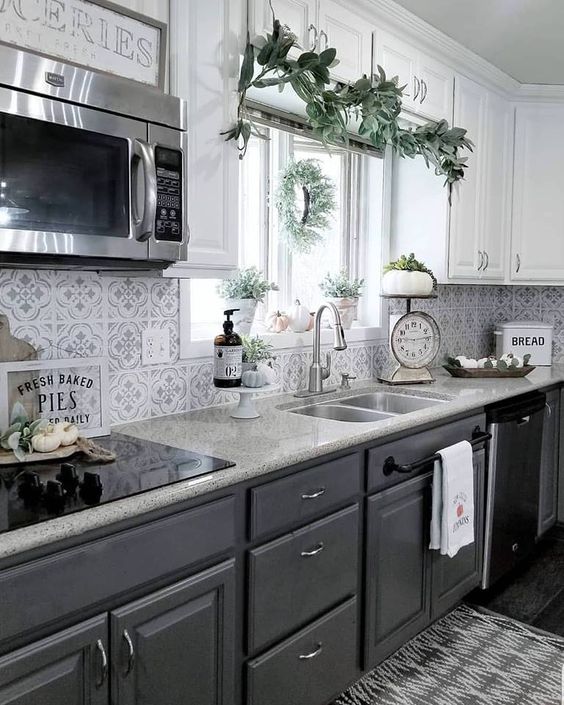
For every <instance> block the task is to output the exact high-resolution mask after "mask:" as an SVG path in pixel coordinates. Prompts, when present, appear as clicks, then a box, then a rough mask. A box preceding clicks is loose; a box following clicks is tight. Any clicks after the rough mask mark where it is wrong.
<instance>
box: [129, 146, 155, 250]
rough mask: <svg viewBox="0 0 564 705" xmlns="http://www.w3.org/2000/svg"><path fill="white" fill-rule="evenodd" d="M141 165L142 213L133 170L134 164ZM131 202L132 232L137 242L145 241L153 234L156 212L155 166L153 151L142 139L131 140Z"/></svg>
mask: <svg viewBox="0 0 564 705" xmlns="http://www.w3.org/2000/svg"><path fill="white" fill-rule="evenodd" d="M138 162H141V164H142V165H143V178H144V181H145V203H144V205H143V214H142V215H140V213H139V204H138V203H137V193H136V188H135V179H134V178H133V170H134V167H135V165H136V164H137V163H138ZM131 174H132V178H131V202H132V204H133V233H134V235H135V239H136V240H138V241H139V242H145V240H148V239H149V238H150V237H151V235H152V234H153V229H154V227H155V216H156V213H157V167H156V164H155V153H154V150H153V148H152V147H151V145H150V144H148V143H147V142H145V141H144V140H140V139H135V140H133V160H132V162H131Z"/></svg>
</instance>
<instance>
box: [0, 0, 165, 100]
mask: <svg viewBox="0 0 564 705" xmlns="http://www.w3.org/2000/svg"><path fill="white" fill-rule="evenodd" d="M0 23H1V25H0V26H1V27H2V34H1V35H0V36H1V39H2V41H4V42H7V43H9V44H16V45H17V46H18V47H19V48H20V49H31V50H32V51H37V52H39V53H41V54H46V55H48V56H52V57H55V58H57V59H63V60H64V61H68V62H71V63H74V64H79V65H81V66H86V67H87V68H91V69H95V70H98V71H104V72H106V73H112V74H117V75H118V76H123V77H124V78H131V79H133V80H134V81H139V82H141V83H148V84H150V85H152V86H158V87H160V88H163V85H164V66H163V65H162V63H163V59H164V56H165V33H166V27H165V25H164V24H162V23H161V22H158V21H157V20H152V19H151V18H149V17H144V16H142V15H137V14H136V13H129V12H128V11H127V10H126V9H125V8H123V9H122V8H121V7H117V6H116V5H112V4H111V3H106V2H102V1H101V0H100V2H97V1H96V0H0ZM161 74H162V75H161ZM46 80H47V81H48V82H49V83H51V84H52V85H60V84H57V83H56V80H58V79H57V78H56V74H48V75H47V77H46Z"/></svg>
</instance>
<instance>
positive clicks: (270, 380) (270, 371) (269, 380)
mask: <svg viewBox="0 0 564 705" xmlns="http://www.w3.org/2000/svg"><path fill="white" fill-rule="evenodd" d="M257 370H258V371H259V372H262V374H263V375H264V381H265V384H275V383H276V372H275V370H274V368H273V367H271V366H270V365H269V364H268V363H267V362H259V363H258V365H257Z"/></svg>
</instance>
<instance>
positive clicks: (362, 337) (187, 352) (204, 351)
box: [182, 326, 386, 360]
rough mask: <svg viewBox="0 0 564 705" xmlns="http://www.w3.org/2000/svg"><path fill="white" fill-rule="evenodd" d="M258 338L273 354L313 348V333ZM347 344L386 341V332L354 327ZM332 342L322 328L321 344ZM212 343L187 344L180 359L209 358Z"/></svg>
mask: <svg viewBox="0 0 564 705" xmlns="http://www.w3.org/2000/svg"><path fill="white" fill-rule="evenodd" d="M260 337H261V338H262V339H263V340H265V341H266V342H267V343H270V344H271V345H272V349H273V352H274V353H276V352H283V351H289V350H311V349H312V346H313V332H312V331H307V332H306V333H291V332H284V333H260ZM345 338H346V340H347V343H351V344H355V343H363V342H369V341H370V342H374V341H381V340H385V339H386V330H385V329H384V328H379V327H375V326H358V327H357V326H355V327H353V328H351V329H350V330H346V331H345ZM332 341H333V331H332V330H331V329H330V328H323V329H322V331H321V344H322V345H331V343H332ZM212 346H213V341H211V340H195V341H193V342H191V343H187V344H186V345H185V346H184V347H183V349H182V359H183V360H192V359H194V358H200V357H210V356H211V354H212Z"/></svg>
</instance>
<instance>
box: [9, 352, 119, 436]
mask: <svg viewBox="0 0 564 705" xmlns="http://www.w3.org/2000/svg"><path fill="white" fill-rule="evenodd" d="M107 385H108V364H107V360H106V359H105V358H76V359H75V358H72V359H67V360H30V361H27V362H3V363H0V429H1V428H7V427H8V426H9V421H10V415H11V412H12V409H13V408H14V404H16V402H19V403H20V404H21V405H22V406H23V407H24V409H25V410H26V413H27V416H28V417H29V418H30V419H33V420H35V419H47V420H48V421H49V422H50V423H54V424H55V423H59V422H63V421H66V422H68V423H73V424H76V426H78V428H79V431H80V434H81V435H82V436H86V437H91V436H102V435H104V434H106V433H108V432H109V429H108V420H107V419H108V416H107V411H106V408H105V405H106V400H107V388H108V387H107Z"/></svg>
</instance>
